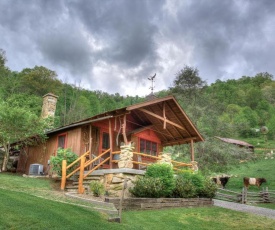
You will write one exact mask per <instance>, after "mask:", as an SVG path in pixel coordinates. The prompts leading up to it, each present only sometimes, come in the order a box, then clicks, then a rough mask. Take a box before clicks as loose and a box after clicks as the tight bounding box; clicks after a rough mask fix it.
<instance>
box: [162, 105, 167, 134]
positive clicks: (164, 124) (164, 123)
mask: <svg viewBox="0 0 275 230" xmlns="http://www.w3.org/2000/svg"><path fill="white" fill-rule="evenodd" d="M162 111H163V117H164V122H163V129H166V115H165V102H163V107H162Z"/></svg>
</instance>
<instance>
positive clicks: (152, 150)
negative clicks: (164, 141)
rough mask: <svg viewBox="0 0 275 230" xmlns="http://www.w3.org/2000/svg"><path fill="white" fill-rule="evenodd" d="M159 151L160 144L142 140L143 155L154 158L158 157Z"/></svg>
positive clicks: (140, 149)
mask: <svg viewBox="0 0 275 230" xmlns="http://www.w3.org/2000/svg"><path fill="white" fill-rule="evenodd" d="M157 149H158V144H157V143H156V142H153V141H148V140H144V139H140V142H139V151H140V152H141V153H146V154H149V155H152V156H156V155H157Z"/></svg>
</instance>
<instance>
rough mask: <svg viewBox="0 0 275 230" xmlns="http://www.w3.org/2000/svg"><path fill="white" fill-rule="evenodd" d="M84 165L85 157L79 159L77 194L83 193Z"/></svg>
mask: <svg viewBox="0 0 275 230" xmlns="http://www.w3.org/2000/svg"><path fill="white" fill-rule="evenodd" d="M84 164H85V157H81V159H80V170H79V179H78V193H79V194H83V193H84V190H85V189H84V187H83V178H84Z"/></svg>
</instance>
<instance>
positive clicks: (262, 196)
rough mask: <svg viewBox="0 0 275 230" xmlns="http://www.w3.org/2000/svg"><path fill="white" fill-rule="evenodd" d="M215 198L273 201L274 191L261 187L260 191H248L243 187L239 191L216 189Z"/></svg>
mask: <svg viewBox="0 0 275 230" xmlns="http://www.w3.org/2000/svg"><path fill="white" fill-rule="evenodd" d="M215 199H218V200H225V201H231V202H237V203H242V204H247V203H275V191H272V190H268V188H263V190H262V191H260V192H249V191H247V189H246V188H243V189H242V191H241V192H235V191H231V190H227V189H218V191H217V193H216V196H215Z"/></svg>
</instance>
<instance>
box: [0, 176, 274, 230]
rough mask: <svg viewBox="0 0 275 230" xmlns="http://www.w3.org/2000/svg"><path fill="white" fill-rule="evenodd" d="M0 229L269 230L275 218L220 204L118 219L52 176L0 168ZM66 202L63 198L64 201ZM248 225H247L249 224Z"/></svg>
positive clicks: (135, 213) (131, 213)
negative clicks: (66, 191) (82, 201)
mask: <svg viewBox="0 0 275 230" xmlns="http://www.w3.org/2000/svg"><path fill="white" fill-rule="evenodd" d="M0 181H1V185H0V209H1V215H0V223H1V224H0V229H1V230H2V229H13V230H16V229H20V230H24V229H61V230H62V229H84V230H85V229H96V230H97V229H99V230H100V229H114V230H116V229H122V230H123V229H127V230H128V229H129V230H132V229H138V230H143V229H144V230H146V229H148V230H149V229H150V230H151V229H153V230H154V229H169V230H170V229H171V230H173V229H198V230H200V229H214V230H215V229H221V227H222V228H223V229H233V228H238V229H273V226H274V225H275V220H272V219H268V218H264V217H259V216H255V215H252V214H247V213H241V212H236V211H232V210H227V209H223V208H219V207H200V208H174V209H165V210H151V211H149V210H148V211H124V212H123V214H122V223H120V224H119V223H109V222H108V221H107V216H105V215H104V214H101V213H99V212H96V211H94V210H92V209H91V208H87V207H82V206H79V203H77V202H75V201H74V200H73V199H65V198H64V196H63V193H62V192H60V191H57V190H56V189H53V187H56V183H55V182H54V181H51V180H48V179H47V180H45V179H34V178H24V177H22V176H19V175H15V174H5V173H0ZM65 202H66V203H65ZM248 226H249V227H248Z"/></svg>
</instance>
